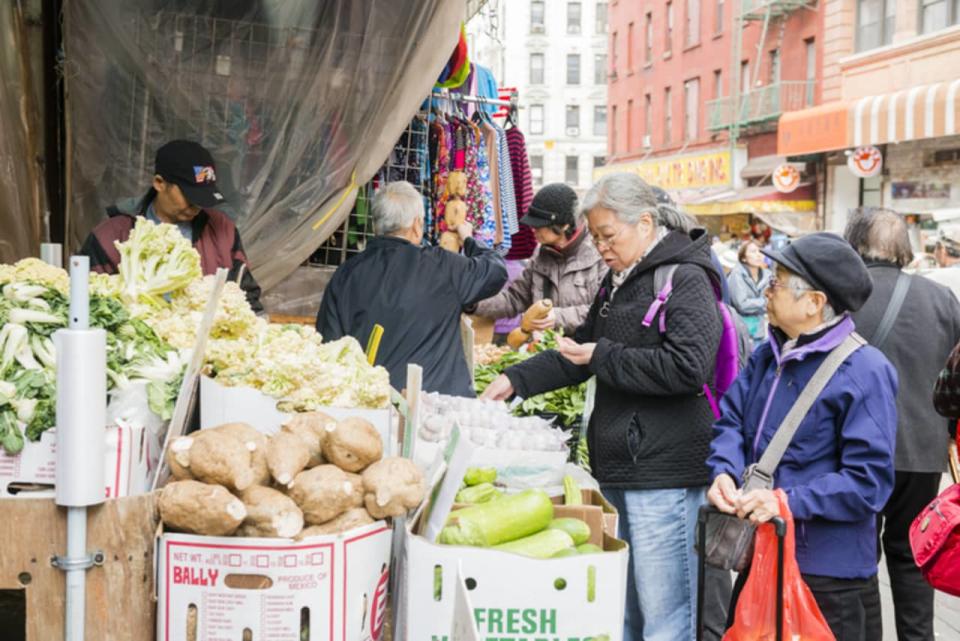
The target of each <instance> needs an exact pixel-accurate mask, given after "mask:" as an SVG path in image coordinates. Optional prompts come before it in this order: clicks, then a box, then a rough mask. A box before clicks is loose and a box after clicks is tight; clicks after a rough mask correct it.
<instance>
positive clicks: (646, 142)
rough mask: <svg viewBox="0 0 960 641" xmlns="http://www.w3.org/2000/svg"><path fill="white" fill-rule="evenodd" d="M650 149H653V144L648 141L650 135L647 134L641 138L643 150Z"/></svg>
mask: <svg viewBox="0 0 960 641" xmlns="http://www.w3.org/2000/svg"><path fill="white" fill-rule="evenodd" d="M650 147H653V143H652V142H651V141H650V134H647V135H646V136H644V137H643V148H644V149H650Z"/></svg>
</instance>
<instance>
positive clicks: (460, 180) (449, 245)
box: [440, 171, 467, 253]
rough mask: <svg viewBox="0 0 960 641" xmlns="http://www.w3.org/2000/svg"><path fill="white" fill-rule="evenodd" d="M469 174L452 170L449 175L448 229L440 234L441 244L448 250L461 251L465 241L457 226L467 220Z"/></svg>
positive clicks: (447, 198) (446, 221)
mask: <svg viewBox="0 0 960 641" xmlns="http://www.w3.org/2000/svg"><path fill="white" fill-rule="evenodd" d="M466 196H467V175H466V174H465V173H463V172H462V171H451V172H450V175H449V176H447V191H446V205H445V207H444V214H443V222H444V223H445V224H446V228H447V230H446V231H445V232H443V233H442V234H440V246H441V247H443V248H444V249H446V250H447V251H452V252H454V253H456V252H459V251H460V248H461V247H462V246H463V243H462V242H461V241H460V235H459V234H457V227H459V226H460V225H462V224H463V223H465V222H466V221H467V203H466V202H465V201H464V200H463V199H464V198H465V197H466Z"/></svg>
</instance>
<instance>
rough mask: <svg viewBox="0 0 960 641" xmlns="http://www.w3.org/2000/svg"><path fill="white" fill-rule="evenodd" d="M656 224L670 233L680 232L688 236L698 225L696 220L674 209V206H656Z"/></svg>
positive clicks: (676, 208)
mask: <svg viewBox="0 0 960 641" xmlns="http://www.w3.org/2000/svg"><path fill="white" fill-rule="evenodd" d="M657 218H658V219H659V220H658V224H659V225H660V226H662V227H666V228H667V229H669V230H670V231H680V232H683V233H685V234H689V233H690V232H691V231H693V230H694V229H695V228H697V227H699V226H700V225H699V224H698V222H697V219H696V218H694V217H693V216H691V215H690V214H688V213H687V212H685V211H683V210H682V209H680V208H678V207H676V206H675V205H667V204H662V203H661V204H660V205H658V206H657Z"/></svg>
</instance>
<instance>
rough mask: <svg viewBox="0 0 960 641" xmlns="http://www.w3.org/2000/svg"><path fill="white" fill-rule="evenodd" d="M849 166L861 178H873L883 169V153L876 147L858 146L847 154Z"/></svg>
mask: <svg viewBox="0 0 960 641" xmlns="http://www.w3.org/2000/svg"><path fill="white" fill-rule="evenodd" d="M847 167H849V168H850V171H852V172H853V175H854V176H857V177H859V178H873V177H874V176H876V175H878V174H879V173H880V170H881V169H883V154H881V153H880V150H879V149H877V148H876V147H873V146H869V147H857V148H856V149H854V150H853V151H852V152H851V153H850V155H849V156H847Z"/></svg>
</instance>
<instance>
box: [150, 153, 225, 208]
mask: <svg viewBox="0 0 960 641" xmlns="http://www.w3.org/2000/svg"><path fill="white" fill-rule="evenodd" d="M156 173H157V174H158V175H160V177H161V178H163V179H164V180H165V181H167V182H170V183H173V184H175V185H176V186H177V187H179V188H180V191H182V192H183V196H184V198H186V199H187V202H189V203H190V204H191V205H197V206H198V207H213V206H215V205H219V204H220V203H222V202H223V201H224V197H223V194H222V193H220V190H219V189H218V188H217V167H216V164H215V163H214V162H213V156H211V155H210V152H209V151H207V150H206V149H204V148H203V147H202V146H201V145H200V144H199V143H195V142H193V141H191V140H173V141H171V142H168V143H167V144H165V145H164V146H163V147H160V149H158V150H157V160H156Z"/></svg>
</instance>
